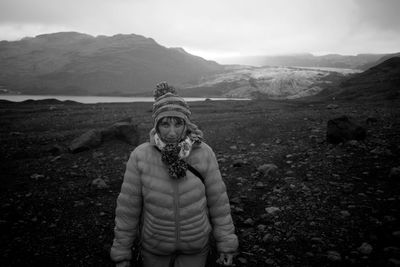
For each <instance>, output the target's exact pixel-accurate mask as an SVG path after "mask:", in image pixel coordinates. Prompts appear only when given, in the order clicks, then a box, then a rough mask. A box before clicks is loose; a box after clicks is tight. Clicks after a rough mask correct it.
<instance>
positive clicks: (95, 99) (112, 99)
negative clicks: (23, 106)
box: [0, 94, 249, 104]
mask: <svg viewBox="0 0 400 267" xmlns="http://www.w3.org/2000/svg"><path fill="white" fill-rule="evenodd" d="M0 99H3V100H8V101H13V102H22V101H25V100H29V99H32V100H43V99H58V100H60V101H65V100H72V101H76V102H79V103H84V104H95V103H127V102H153V101H154V98H153V97H124V96H61V95H8V94H0ZM184 99H185V100H186V101H188V102H192V101H204V100H206V99H210V100H249V99H247V98H222V97H221V98H205V97H184Z"/></svg>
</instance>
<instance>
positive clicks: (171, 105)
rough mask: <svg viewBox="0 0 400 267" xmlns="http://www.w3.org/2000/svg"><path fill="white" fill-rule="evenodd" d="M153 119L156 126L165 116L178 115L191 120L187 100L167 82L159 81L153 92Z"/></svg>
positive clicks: (186, 120)
mask: <svg viewBox="0 0 400 267" xmlns="http://www.w3.org/2000/svg"><path fill="white" fill-rule="evenodd" d="M153 95H154V100H155V102H154V104H153V120H154V126H156V125H157V123H158V121H159V120H160V119H162V118H164V117H178V118H182V119H183V120H185V122H189V120H190V115H191V114H192V113H191V112H190V109H189V106H188V104H187V103H186V101H185V100H184V99H183V98H182V97H180V96H178V95H177V94H176V91H175V88H174V87H172V86H170V85H168V83H166V82H161V83H158V84H157V86H156V88H155V89H154V92H153Z"/></svg>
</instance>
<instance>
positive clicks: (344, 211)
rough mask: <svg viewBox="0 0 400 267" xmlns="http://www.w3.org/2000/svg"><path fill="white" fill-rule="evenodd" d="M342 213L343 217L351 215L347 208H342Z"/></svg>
mask: <svg viewBox="0 0 400 267" xmlns="http://www.w3.org/2000/svg"><path fill="white" fill-rule="evenodd" d="M340 215H341V216H342V217H349V216H350V212H348V211H347V210H342V211H341V212H340Z"/></svg>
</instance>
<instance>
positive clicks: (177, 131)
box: [158, 117, 185, 144]
mask: <svg viewBox="0 0 400 267" xmlns="http://www.w3.org/2000/svg"><path fill="white" fill-rule="evenodd" d="M184 129H185V121H184V120H182V119H181V118H176V117H166V118H162V119H161V121H160V122H159V124H158V133H159V134H160V137H161V139H162V140H163V141H164V142H165V143H167V144H174V143H178V142H179V141H180V139H181V138H182V134H183V131H184Z"/></svg>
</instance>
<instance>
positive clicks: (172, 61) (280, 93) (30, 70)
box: [0, 32, 393, 98]
mask: <svg viewBox="0 0 400 267" xmlns="http://www.w3.org/2000/svg"><path fill="white" fill-rule="evenodd" d="M391 56H393V55H387V54H379V55H377V54H363V55H357V56H341V55H326V56H314V55H311V54H300V55H286V56H264V57H254V58H251V62H253V63H254V64H253V65H254V66H244V65H220V64H218V63H216V62H214V61H210V60H206V59H203V58H201V57H198V56H195V55H192V54H189V53H187V52H186V51H185V50H184V49H182V48H179V47H175V48H167V47H164V46H162V45H160V44H158V43H157V42H156V41H154V40H153V39H151V38H146V37H143V36H140V35H135V34H129V35H122V34H119V35H114V36H111V37H108V36H97V37H93V36H91V35H87V34H82V33H77V32H59V33H53V34H44V35H39V36H36V37H34V38H24V39H22V40H20V41H13V42H9V41H1V42H0V90H1V91H2V92H3V93H5V92H8V93H10V92H11V93H22V94H51V95H144V96H151V95H152V90H153V88H154V86H155V84H156V83H157V82H160V81H168V82H169V83H170V84H173V85H174V86H176V87H177V89H178V90H179V92H180V93H181V94H182V95H184V96H200V97H210V96H213V97H217V96H228V97H255V96H257V95H259V94H262V95H263V96H268V97H272V98H297V97H301V96H308V95H313V94H316V93H318V92H320V91H322V90H323V89H325V88H327V87H332V84H336V83H339V82H340V81H342V80H344V79H346V78H347V77H348V76H349V75H350V74H352V73H359V72H361V71H362V70H365V69H367V68H369V67H372V66H374V65H375V64H378V63H380V62H382V60H384V59H387V58H390V57H391ZM249 60H250V59H249ZM249 62H250V61H249ZM257 62H258V63H257ZM257 65H262V67H257ZM293 66H295V67H293Z"/></svg>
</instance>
